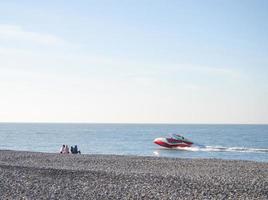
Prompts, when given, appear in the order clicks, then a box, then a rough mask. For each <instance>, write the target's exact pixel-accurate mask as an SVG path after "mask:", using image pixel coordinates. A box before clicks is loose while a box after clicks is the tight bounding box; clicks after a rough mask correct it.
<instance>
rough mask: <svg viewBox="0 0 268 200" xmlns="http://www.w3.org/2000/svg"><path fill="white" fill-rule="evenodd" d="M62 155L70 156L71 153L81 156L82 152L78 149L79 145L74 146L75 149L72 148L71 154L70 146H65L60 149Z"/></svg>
mask: <svg viewBox="0 0 268 200" xmlns="http://www.w3.org/2000/svg"><path fill="white" fill-rule="evenodd" d="M60 153H62V154H69V153H72V154H81V151H80V150H79V149H78V147H77V145H74V147H73V146H71V152H70V150H69V147H68V145H66V144H63V145H62V147H61V148H60Z"/></svg>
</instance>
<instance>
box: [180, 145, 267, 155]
mask: <svg viewBox="0 0 268 200" xmlns="http://www.w3.org/2000/svg"><path fill="white" fill-rule="evenodd" d="M176 149H178V150H184V151H207V152H244V153H268V149H263V148H247V147H222V146H202V145H195V146H192V147H183V148H181V147H178V148H176Z"/></svg>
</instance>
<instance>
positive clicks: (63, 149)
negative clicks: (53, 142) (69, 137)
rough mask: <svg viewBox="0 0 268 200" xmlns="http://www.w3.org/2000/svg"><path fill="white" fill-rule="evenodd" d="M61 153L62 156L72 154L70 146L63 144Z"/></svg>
mask: <svg viewBox="0 0 268 200" xmlns="http://www.w3.org/2000/svg"><path fill="white" fill-rule="evenodd" d="M60 153H62V154H68V153H70V152H69V147H68V145H65V144H63V145H62V147H61V148H60Z"/></svg>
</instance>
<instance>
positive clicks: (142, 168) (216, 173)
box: [0, 150, 268, 199]
mask: <svg viewBox="0 0 268 200" xmlns="http://www.w3.org/2000/svg"><path fill="white" fill-rule="evenodd" d="M0 199H268V163H262V162H253V161H239V160H235V161H234V160H220V159H179V158H159V157H141V156H118V155H62V154H53V153H36V152H19V151H7V150H1V151H0Z"/></svg>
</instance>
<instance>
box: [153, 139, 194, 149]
mask: <svg viewBox="0 0 268 200" xmlns="http://www.w3.org/2000/svg"><path fill="white" fill-rule="evenodd" d="M154 143H155V144H157V145H159V146H162V147H166V148H177V147H190V146H192V144H193V143H192V142H183V141H178V140H174V139H172V138H156V139H155V140H154Z"/></svg>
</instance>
